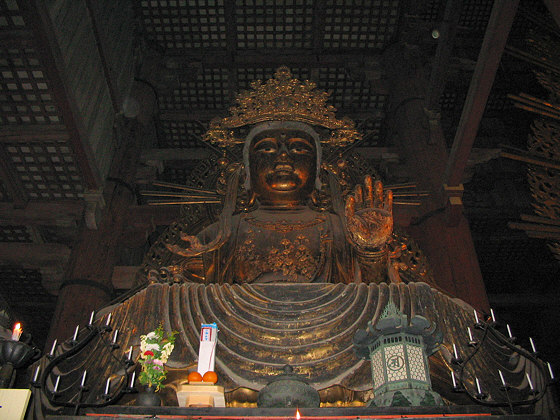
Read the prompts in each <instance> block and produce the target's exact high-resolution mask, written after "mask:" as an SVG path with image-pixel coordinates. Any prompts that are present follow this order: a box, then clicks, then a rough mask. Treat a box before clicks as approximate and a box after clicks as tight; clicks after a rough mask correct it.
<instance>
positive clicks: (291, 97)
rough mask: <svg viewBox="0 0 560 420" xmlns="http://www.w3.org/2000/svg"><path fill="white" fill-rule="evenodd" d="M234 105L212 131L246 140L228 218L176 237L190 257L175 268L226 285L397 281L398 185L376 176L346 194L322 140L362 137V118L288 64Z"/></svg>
mask: <svg viewBox="0 0 560 420" xmlns="http://www.w3.org/2000/svg"><path fill="white" fill-rule="evenodd" d="M232 113H233V115H232V116H231V117H227V118H224V119H222V120H219V121H214V122H213V123H212V127H211V128H210V130H209V131H208V133H207V134H206V137H205V138H206V140H207V141H210V142H214V143H218V145H220V146H223V147H233V146H235V145H236V144H241V145H242V150H243V151H242V156H243V162H242V164H240V165H237V167H236V170H232V171H230V172H231V174H230V176H229V180H228V181H229V185H228V186H227V192H226V194H225V197H224V208H223V211H222V212H221V214H220V216H219V221H218V222H216V223H214V224H212V225H211V226H208V227H207V228H205V229H204V230H202V231H201V232H199V233H198V234H197V235H191V234H189V233H187V232H182V233H181V234H180V236H181V239H182V240H181V241H180V243H176V244H170V243H167V244H166V247H167V248H168V249H169V250H170V251H171V252H172V253H173V254H176V255H178V256H181V257H183V260H182V261H181V260H179V261H180V262H178V263H176V264H175V265H174V266H173V267H171V271H172V272H174V273H175V274H179V275H182V276H184V277H185V278H187V279H190V280H193V281H197V282H202V283H217V284H223V283H229V284H236V283H238V284H241V283H273V282H290V283H310V282H315V283H319V282H321V283H352V282H364V283H380V282H384V281H387V280H388V278H389V277H388V274H387V273H388V268H389V265H388V261H389V257H390V256H389V252H388V246H387V244H388V242H389V240H390V239H391V234H392V231H393V216H392V201H393V198H392V192H391V191H386V192H384V191H383V186H382V184H381V181H380V180H375V181H374V180H373V179H372V177H371V176H370V175H367V176H365V178H364V179H363V185H357V186H356V187H355V188H354V190H353V191H351V192H350V193H347V194H346V195H345V197H344V198H343V197H342V191H341V185H340V180H339V179H338V178H337V176H336V175H335V174H334V173H332V172H329V171H328V170H327V166H326V165H323V164H322V161H321V157H322V148H323V147H322V144H325V145H326V146H327V147H330V148H333V147H341V146H344V145H347V144H349V143H352V142H353V141H355V140H357V139H359V138H360V135H359V134H358V132H357V131H356V130H355V129H354V125H353V123H352V122H351V121H349V120H338V119H337V118H336V117H335V115H334V109H333V108H332V107H329V106H327V104H326V94H325V93H324V92H319V91H316V90H315V86H314V84H313V83H310V82H306V83H301V82H300V81H298V80H296V79H293V78H292V76H291V74H290V72H289V70H288V69H287V68H280V69H279V70H278V71H277V73H276V77H275V78H274V79H272V80H270V81H269V82H268V83H266V84H264V85H258V86H257V85H255V86H254V90H253V91H252V92H249V93H245V94H242V95H241V96H240V98H238V106H237V107H235V108H233V110H232ZM244 130H245V133H246V134H245V136H244V138H241V139H239V138H237V137H236V135H238V133H242V132H243V131H244ZM240 189H241V190H242V191H243V193H244V195H245V196H246V203H245V206H244V207H245V209H244V210H241V211H239V209H237V208H236V204H237V201H238V197H237V194H238V191H239V190H240ZM325 190H327V191H328V193H325ZM175 261H177V259H175Z"/></svg>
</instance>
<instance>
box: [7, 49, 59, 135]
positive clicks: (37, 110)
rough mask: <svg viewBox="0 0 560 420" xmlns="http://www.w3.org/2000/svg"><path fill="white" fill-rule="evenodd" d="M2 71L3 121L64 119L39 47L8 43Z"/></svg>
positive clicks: (38, 121)
mask: <svg viewBox="0 0 560 420" xmlns="http://www.w3.org/2000/svg"><path fill="white" fill-rule="evenodd" d="M0 73H1V75H2V77H1V78H0V107H1V109H2V112H1V113H0V123H1V124H60V123H61V122H62V117H61V115H60V113H59V110H58V109H57V107H56V104H55V101H54V98H53V95H52V93H51V91H50V88H49V81H48V80H47V78H46V75H45V73H44V71H43V68H42V66H41V64H40V63H39V59H38V54H37V51H35V49H33V48H28V47H16V46H10V47H8V45H7V44H4V47H3V48H0Z"/></svg>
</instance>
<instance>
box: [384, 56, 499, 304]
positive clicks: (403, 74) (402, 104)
mask: <svg viewBox="0 0 560 420" xmlns="http://www.w3.org/2000/svg"><path fill="white" fill-rule="evenodd" d="M418 54H420V52H419V51H415V50H414V49H412V48H409V47H404V46H401V47H396V48H394V49H393V50H390V51H387V54H386V66H387V67H386V68H387V74H392V75H393V76H394V79H393V89H392V96H391V104H390V106H389V109H388V118H389V132H390V135H391V138H392V141H394V142H395V145H396V146H397V147H398V148H399V152H400V153H401V156H402V157H403V159H404V161H405V163H406V165H407V167H408V169H409V171H410V172H409V173H410V175H411V177H412V179H413V180H414V181H416V182H417V184H418V188H419V189H421V190H428V191H430V197H428V199H427V200H424V203H423V205H422V206H421V208H419V209H418V214H417V217H416V218H414V219H413V220H412V221H411V223H410V225H409V226H408V228H407V229H408V231H409V233H410V234H411V235H412V237H413V238H414V239H415V240H416V241H417V242H418V244H419V246H420V248H421V249H422V250H423V252H424V253H425V254H426V256H427V257H428V260H429V262H430V266H431V267H432V269H433V272H434V276H435V279H436V281H437V283H438V285H439V287H440V288H441V289H442V290H443V291H445V292H446V293H448V294H450V295H452V296H455V297H458V298H460V299H463V300H464V301H466V302H468V303H470V304H471V305H473V306H475V307H477V308H480V309H483V310H484V309H487V308H488V297H487V295H486V291H485V287H484V282H483V281H482V275H481V273H480V267H479V265H478V259H477V255H476V251H475V249H474V244H473V241H472V237H471V233H470V228H469V225H468V222H467V220H466V219H465V217H464V216H463V215H462V214H461V215H460V217H459V222H458V223H457V225H456V226H449V224H448V223H447V220H446V214H445V202H446V200H445V196H444V194H443V191H442V179H443V174H444V172H445V165H446V163H447V160H448V154H447V148H446V144H445V139H444V136H443V133H442V131H441V127H440V126H439V124H438V125H436V126H434V124H433V122H430V121H429V118H428V115H427V114H426V111H425V99H426V92H425V90H426V86H428V77H427V76H428V75H427V71H426V69H425V68H424V67H423V66H421V65H420V63H421V57H420V56H418ZM397 70H398V71H397Z"/></svg>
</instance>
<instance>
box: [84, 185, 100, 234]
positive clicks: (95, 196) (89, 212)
mask: <svg viewBox="0 0 560 420" xmlns="http://www.w3.org/2000/svg"><path fill="white" fill-rule="evenodd" d="M84 200H85V202H86V208H85V213H84V218H85V221H86V226H87V228H88V229H91V230H97V229H98V227H99V222H100V221H101V216H102V209H103V208H104V207H105V199H104V198H103V193H102V192H101V191H99V190H95V191H91V190H90V191H88V192H85V193H84Z"/></svg>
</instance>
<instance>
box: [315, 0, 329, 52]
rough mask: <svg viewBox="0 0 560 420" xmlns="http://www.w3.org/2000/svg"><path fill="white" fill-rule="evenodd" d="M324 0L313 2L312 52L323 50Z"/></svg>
mask: <svg viewBox="0 0 560 420" xmlns="http://www.w3.org/2000/svg"><path fill="white" fill-rule="evenodd" d="M325 3H326V2H325V0H315V1H314V2H313V52H315V53H316V54H320V53H321V52H322V51H323V38H324V36H325V10H326V9H327V8H326V4H325Z"/></svg>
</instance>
